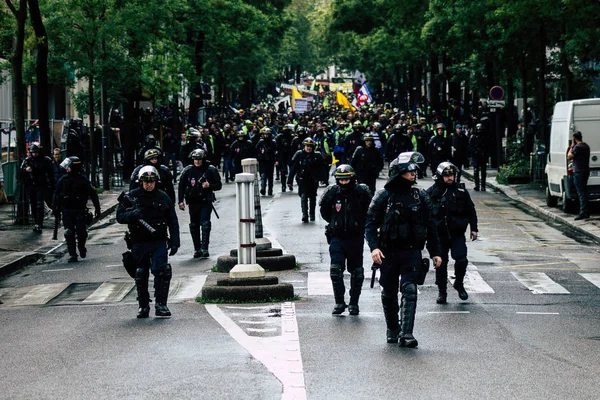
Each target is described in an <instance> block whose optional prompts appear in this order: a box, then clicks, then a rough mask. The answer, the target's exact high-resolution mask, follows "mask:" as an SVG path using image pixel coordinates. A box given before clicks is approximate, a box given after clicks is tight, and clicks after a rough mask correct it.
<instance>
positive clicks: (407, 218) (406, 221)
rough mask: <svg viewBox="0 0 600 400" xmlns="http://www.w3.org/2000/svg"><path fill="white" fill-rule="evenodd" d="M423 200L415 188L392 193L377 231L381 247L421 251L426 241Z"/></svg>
mask: <svg viewBox="0 0 600 400" xmlns="http://www.w3.org/2000/svg"><path fill="white" fill-rule="evenodd" d="M427 212H428V211H427V208H426V205H425V200H424V199H423V197H422V196H421V194H420V192H419V190H418V189H416V188H411V190H410V191H409V192H408V193H406V194H395V193H392V194H391V196H390V198H389V199H388V204H387V208H386V212H385V216H384V217H383V223H382V225H381V228H380V229H379V238H380V243H381V247H382V248H383V249H388V250H395V249H396V250H407V249H421V250H422V249H423V248H424V247H425V241H426V239H427V225H426V213H427Z"/></svg>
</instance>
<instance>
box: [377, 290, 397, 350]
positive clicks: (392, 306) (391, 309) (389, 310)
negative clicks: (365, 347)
mask: <svg viewBox="0 0 600 400" xmlns="http://www.w3.org/2000/svg"><path fill="white" fill-rule="evenodd" d="M381 305H382V306H383V315H384V316H385V324H386V325H387V332H386V336H387V342H388V343H398V336H399V334H400V326H399V324H398V310H399V307H398V296H397V295H396V296H391V295H388V294H387V293H386V292H385V290H384V291H382V292H381Z"/></svg>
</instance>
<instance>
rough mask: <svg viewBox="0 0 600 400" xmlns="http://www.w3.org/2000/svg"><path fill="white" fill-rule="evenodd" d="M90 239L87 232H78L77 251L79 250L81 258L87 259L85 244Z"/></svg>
mask: <svg viewBox="0 0 600 400" xmlns="http://www.w3.org/2000/svg"><path fill="white" fill-rule="evenodd" d="M87 238H88V233H87V230H84V231H83V232H77V249H78V250H79V255H80V256H81V258H85V256H86V255H87V249H86V248H85V243H86V241H87Z"/></svg>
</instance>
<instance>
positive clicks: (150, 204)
mask: <svg viewBox="0 0 600 400" xmlns="http://www.w3.org/2000/svg"><path fill="white" fill-rule="evenodd" d="M128 198H129V200H130V202H131V203H130V204H124V203H120V204H119V205H118V206H117V221H118V222H119V223H120V224H127V225H128V227H129V231H130V232H131V242H132V249H131V251H132V253H133V256H134V258H135V262H136V274H135V285H136V288H137V293H138V302H139V307H140V311H139V313H138V317H139V318H145V317H147V316H148V310H149V302H150V295H149V293H148V277H149V273H150V271H151V272H152V275H154V297H155V298H156V311H157V316H170V315H171V312H170V311H169V309H168V308H167V299H168V297H169V286H170V284H171V276H172V270H171V265H170V264H169V263H168V255H167V249H168V247H169V246H170V248H171V255H173V254H175V252H176V251H177V249H178V248H179V247H180V241H179V222H178V221H177V214H176V213H175V208H174V206H173V202H172V201H171V199H170V198H169V196H168V195H167V194H166V193H165V192H163V191H162V190H158V189H156V188H155V189H154V190H152V191H151V192H148V191H146V190H145V189H144V188H137V189H134V190H132V191H131V192H129V195H128ZM131 204H133V206H130V205H131ZM140 220H143V221H145V222H146V223H147V224H149V225H150V226H151V227H152V228H153V229H154V230H155V231H154V232H153V233H152V232H150V231H149V230H148V229H146V228H144V227H143V226H142V225H141V224H140V223H139V221H140Z"/></svg>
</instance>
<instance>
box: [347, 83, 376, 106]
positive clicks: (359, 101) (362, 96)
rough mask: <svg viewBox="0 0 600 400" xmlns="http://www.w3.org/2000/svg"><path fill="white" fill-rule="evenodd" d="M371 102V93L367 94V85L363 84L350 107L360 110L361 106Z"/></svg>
mask: <svg viewBox="0 0 600 400" xmlns="http://www.w3.org/2000/svg"><path fill="white" fill-rule="evenodd" d="M372 102H373V98H372V97H371V93H369V88H367V84H366V83H364V84H363V85H362V87H361V88H360V90H359V91H358V94H357V95H356V97H355V98H354V100H352V105H353V106H354V107H356V108H360V107H361V106H362V105H363V104H367V103H372Z"/></svg>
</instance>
